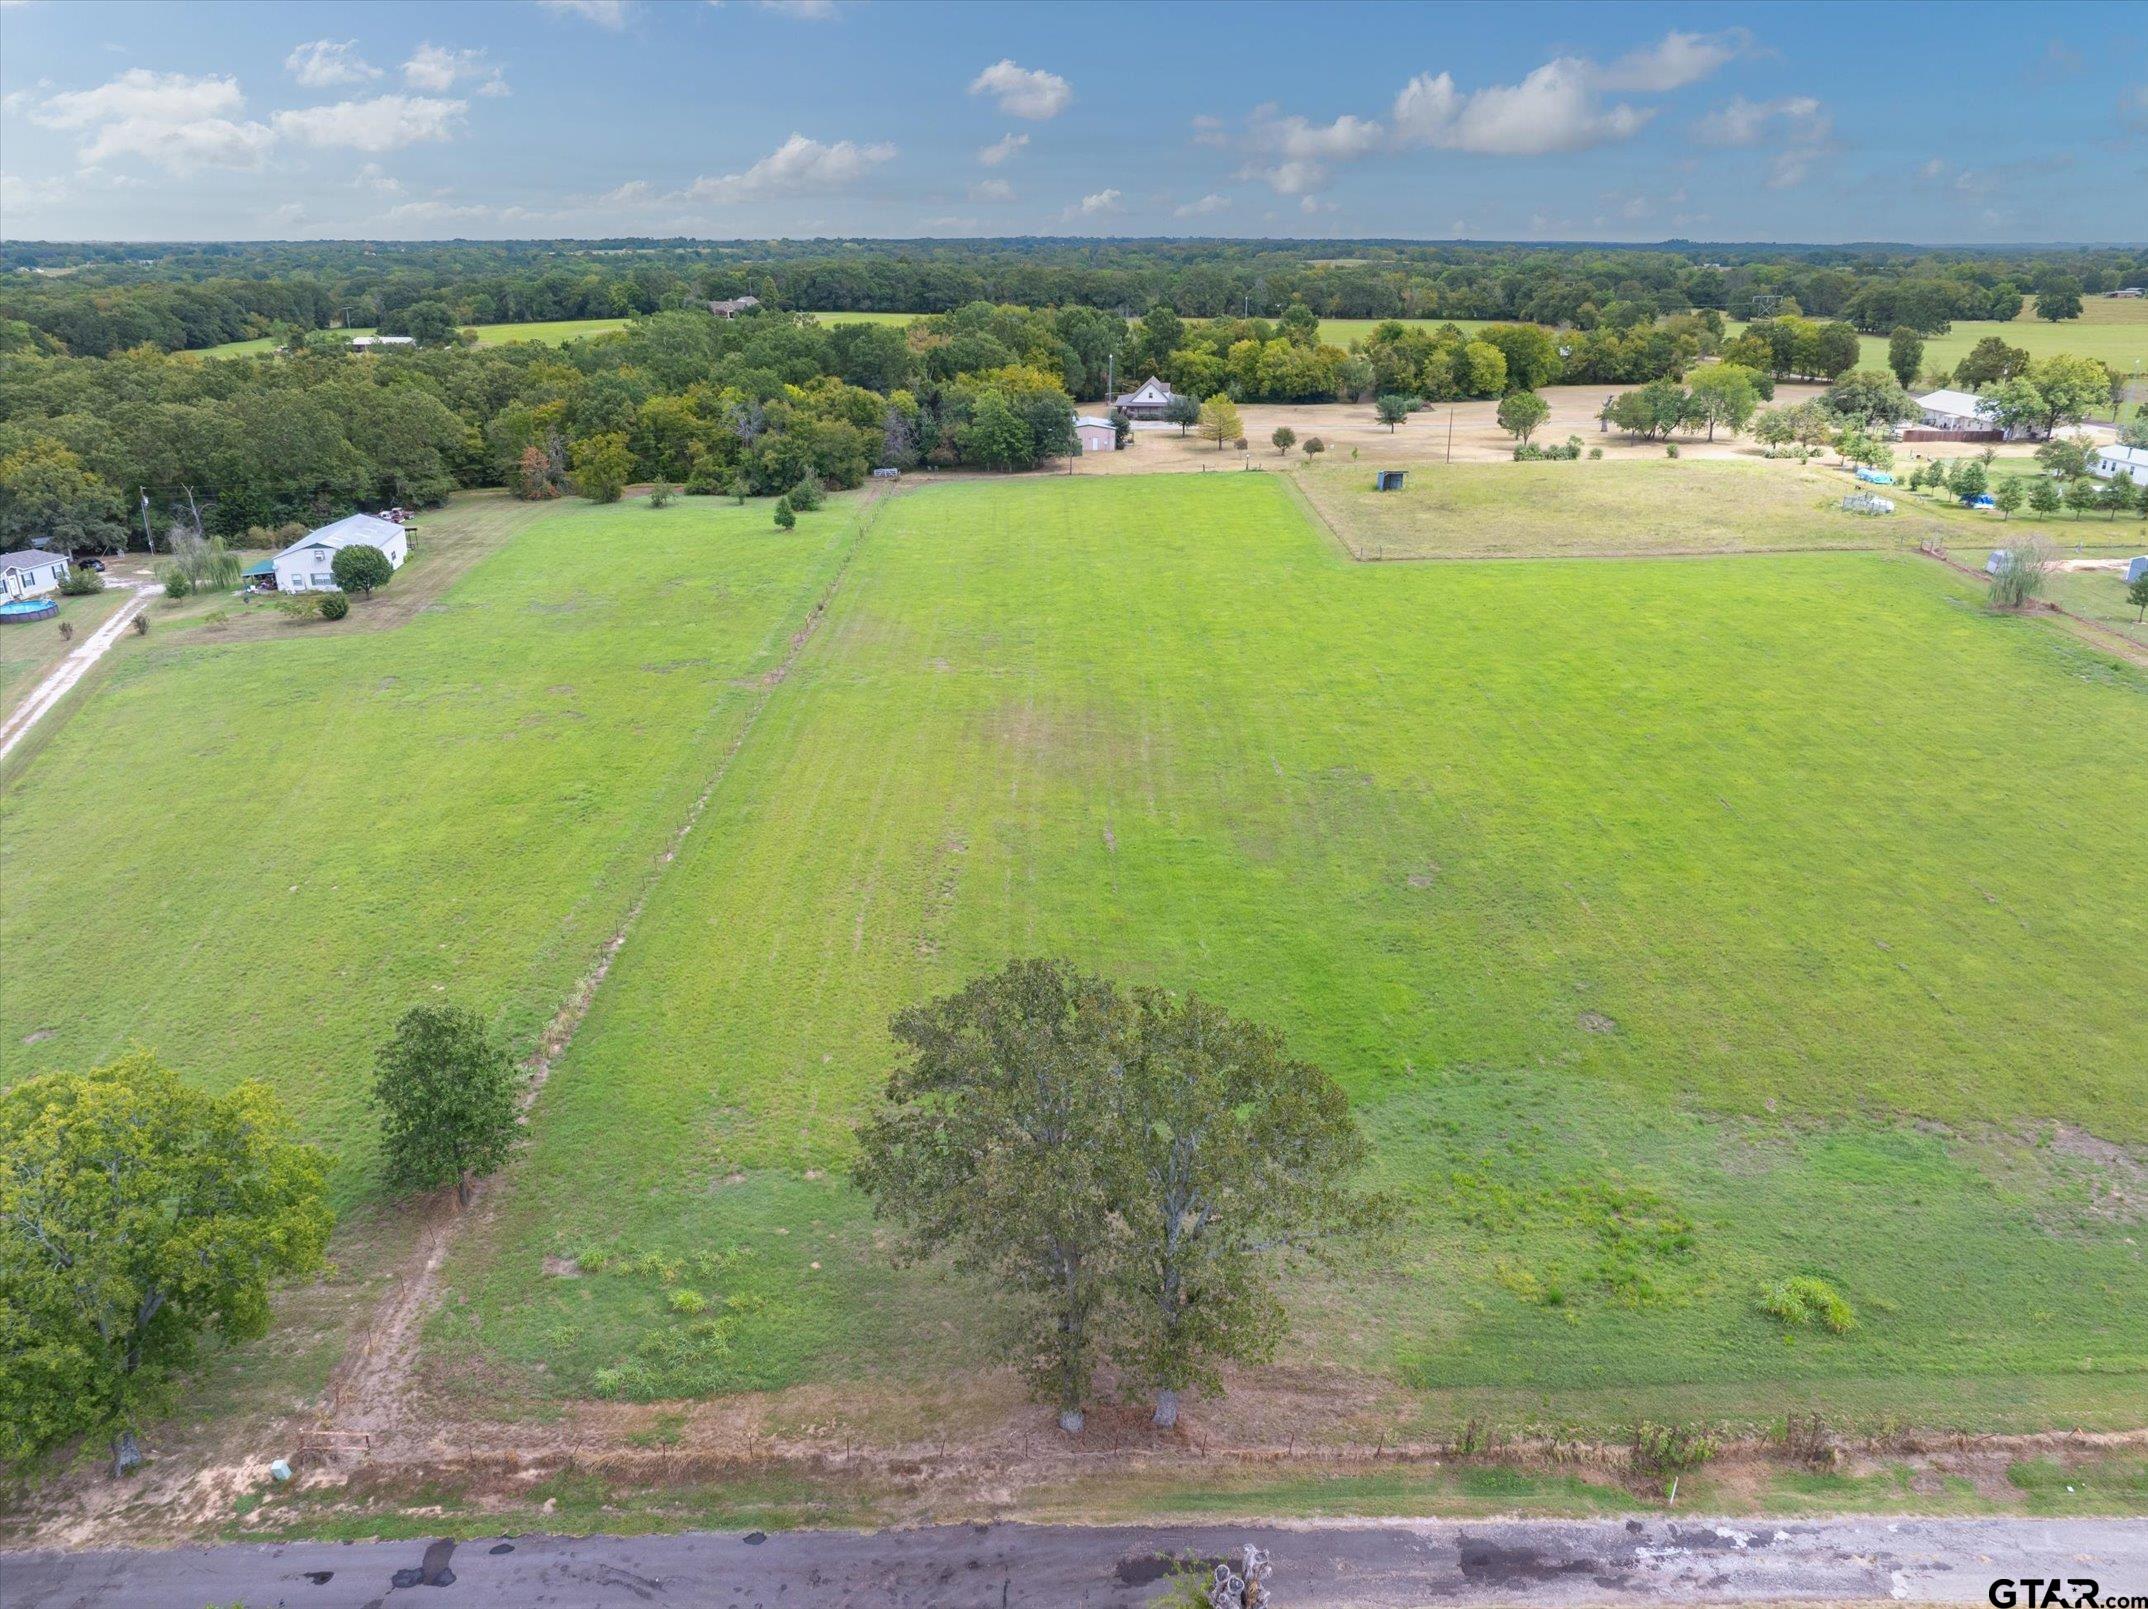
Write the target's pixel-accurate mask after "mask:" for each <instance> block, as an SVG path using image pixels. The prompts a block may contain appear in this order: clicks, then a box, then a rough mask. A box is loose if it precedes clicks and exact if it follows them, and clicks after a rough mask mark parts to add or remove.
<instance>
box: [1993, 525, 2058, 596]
mask: <svg viewBox="0 0 2148 1609" xmlns="http://www.w3.org/2000/svg"><path fill="white" fill-rule="evenodd" d="M2005 552H2006V557H2005V558H2003V559H2002V560H2000V561H1999V568H1998V569H1996V570H1994V571H1993V572H1992V576H1991V606H1992V607H1993V608H1994V609H2022V608H2026V607H2027V606H2028V604H2029V603H2030V602H2031V601H2032V600H2033V599H2036V598H2040V597H2042V596H2043V591H2044V577H2045V575H2046V574H2047V573H2048V572H2049V571H2050V568H2051V550H2050V549H2049V548H2048V547H2046V546H2045V545H2044V542H2043V539H2042V538H2040V537H2034V536H2032V537H2029V538H2027V539H2026V540H2025V541H2023V542H2022V543H2021V544H2020V545H2018V546H2016V547H2010V548H2007V549H2006V550H2005Z"/></svg>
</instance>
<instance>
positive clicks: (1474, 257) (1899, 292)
mask: <svg viewBox="0 0 2148 1609" xmlns="http://www.w3.org/2000/svg"><path fill="white" fill-rule="evenodd" d="M0 267H4V268H5V269H8V270H13V272H8V273H6V274H5V275H4V276H0V320H6V319H15V320H21V321H22V322H23V323H24V324H26V325H28V326H31V327H33V328H34V329H35V330H37V331H41V332H44V333H45V334H46V335H48V336H50V337H52V338H54V339H56V340H58V341H59V342H61V343H63V345H64V348H65V350H67V351H70V352H73V353H75V354H77V355H90V356H102V355H105V354H108V353H112V352H119V351H124V350H127V349H128V348H131V347H134V346H139V345H142V344H144V343H147V344H151V345H155V346H159V347H162V348H164V349H166V350H174V349H177V348H180V347H200V346H208V345H214V344H216V343H217V342H221V341H228V340H233V339H237V338H239V337H243V336H261V335H271V334H274V335H279V336H281V335H284V334H286V333H288V332H291V331H302V330H308V329H322V328H327V327H330V326H331V325H349V326H358V325H377V326H379V327H380V328H382V329H384V330H391V331H397V330H400V331H406V332H408V333H416V330H415V329H412V328H411V325H412V322H413V320H416V321H417V322H418V323H420V324H422V323H425V322H427V321H429V320H431V318H432V317H433V315H432V314H431V313H430V312H428V313H425V314H417V313H415V312H414V311H413V310H415V309H417V308H419V307H421V306H425V305H428V304H429V305H430V306H431V307H433V308H437V309H438V310H439V311H440V313H441V314H443V315H444V316H445V318H446V319H447V321H448V322H450V323H451V324H453V325H455V326H461V325H467V324H491V323H517V322H525V321H529V320H536V319H577V318H605V317H613V318H617V317H631V316H635V315H640V314H646V313H654V312H659V311H665V310H671V309H678V308H684V307H688V306H692V305H694V304H695V303H696V302H706V301H708V300H711V299H714V298H719V297H733V296H738V295H742V294H752V295H755V296H758V297H760V298H761V300H762V301H763V302H764V303H766V304H768V305H770V306H772V307H788V308H813V309H821V310H828V311H879V312H900V313H911V312H916V313H945V312H950V311H953V310H954V309H956V308H959V307H962V306H965V305H967V304H969V303H973V302H994V303H1018V304H1022V305H1027V306H1032V307H1062V308H1065V307H1083V308H1091V309H1100V310H1103V311H1106V312H1110V313H1114V314H1118V315H1120V316H1129V315H1134V314H1139V313H1141V312H1143V311H1145V310H1147V309H1148V308H1151V307H1158V306H1163V307H1169V308H1170V309H1171V310H1172V311H1174V312H1176V313H1178V314H1179V315H1180V316H1181V317H1184V318H1220V317H1226V316H1237V317H1240V318H1246V317H1252V316H1256V315H1258V316H1262V317H1269V318H1273V317H1275V316H1277V315H1280V314H1281V313H1283V312H1284V311H1285V310H1286V309H1288V308H1289V307H1290V306H1291V305H1293V304H1294V303H1303V304H1304V305H1305V306H1306V307H1307V308H1309V309H1311V310H1312V312H1313V313H1314V314H1315V315H1316V316H1318V317H1323V318H1451V319H1492V320H1511V321H1515V322H1523V323H1540V324H1549V325H1562V326H1569V327H1571V328H1573V329H1576V330H1580V331H1590V330H1594V329H1596V328H1598V327H1600V326H1605V325H1610V326H1613V327H1626V328H1631V327H1633V326H1634V325H1636V324H1646V323H1648V322H1650V321H1652V320H1653V319H1655V318H1656V317H1658V316H1661V315H1667V314H1676V313H1681V312H1685V311H1687V310H1689V309H1695V308H1703V309H1706V308H1713V309H1717V310H1719V311H1721V312H1724V313H1726V314H1728V315H1729V316H1731V317H1733V318H1744V317H1748V316H1759V315H1765V314H1767V313H1770V312H1774V313H1794V314H1803V315H1805V316H1809V317H1816V318H1837V317H1839V318H1844V319H1847V320H1849V321H1850V322H1852V323H1853V324H1855V325H1856V326H1857V327H1858V328H1859V329H1863V330H1866V331H1869V332H1873V333H1881V334H1884V333H1885V332H1887V331H1889V330H1891V329H1894V328H1895V327H1896V326H1906V327H1909V328H1912V329H1916V330H1918V331H1920V332H1921V333H1924V334H1928V335H1929V334H1939V333H1941V332H1943V331H1944V330H1945V329H1946V328H1947V324H1948V322H1949V321H1950V320H1952V319H1957V318H2012V317H2014V316H2016V315H2017V314H2018V313H2019V311H2020V309H2021V307H2022V301H2023V297H2024V295H2025V294H2034V295H2035V296H2036V297H2037V307H2038V312H2039V314H2040V315H2042V316H2045V317H2073V316H2077V313H2078V306H2079V297H2080V296H2081V295H2083V294H2096V293H2098V292H2101V291H2105V290H2112V289H2116V288H2118V287H2120V286H2123V285H2137V284H2141V283H2144V282H2148V253H2143V252H2142V251H2141V250H2140V249H2139V248H2137V247H2105V248H2088V249H2072V248H2047V249H2041V250H2038V249H2033V248H2032V249H2024V250H2013V251H2008V250H1997V249H1986V250H1981V251H1929V250H1918V249H1914V248H1905V247H1886V246H1877V247H1875V246H1857V247H1783V246H1757V247H1723V246H1703V245H1697V244H1692V243H1688V242H1670V243H1667V244H1665V245H1661V246H1654V247H1648V246H1616V245H1610V246H1580V247H1563V246H1513V245H1502V246H1491V245H1469V244H1453V245H1426V244H1421V243H1416V242H1407V241H1393V240H1388V241H1380V240H1371V241H1350V242H1342V241H1321V242H1317V243H1315V242H1307V241H1287V240H1285V241H1259V240H1148V241H1105V240H1072V239H1060V240H1054V239H1037V238H1028V239H997V240H963V241H944V240H943V241H933V240H839V241H825V240H823V241H751V242H747V241H726V242H713V241H676V240H674V241H653V240H633V239H616V240H581V241H506V242H479V241H455V242H416V241H412V242H355V241H341V242H289V241H277V242H255V243H224V244H211V245H198V244H178V245H161V246H160V245H132V244H130V245H126V246H98V245H80V244H65V243H47V242H20V241H17V242H9V243H7V244H6V245H5V246H0ZM2069 296H2070V297H2071V302H2070V303H2069ZM2069 307H2070V309H2071V310H2069Z"/></svg>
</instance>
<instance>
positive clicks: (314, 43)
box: [283, 39, 380, 89]
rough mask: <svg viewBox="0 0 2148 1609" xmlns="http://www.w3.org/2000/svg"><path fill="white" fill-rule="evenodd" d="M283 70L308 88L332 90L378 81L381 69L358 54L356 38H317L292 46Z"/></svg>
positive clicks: (285, 58) (284, 60) (285, 59)
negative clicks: (371, 80) (342, 85)
mask: <svg viewBox="0 0 2148 1609" xmlns="http://www.w3.org/2000/svg"><path fill="white" fill-rule="evenodd" d="M283 64H284V67H285V68H286V69H287V70H288V71H289V72H290V74H291V76H292V77H293V78H295V79H297V80H298V81H299V83H300V84H302V85H304V86H305V87H306V88H307V89H333V88H334V87H335V86H336V85H338V84H362V83H364V82H365V81H366V80H367V79H369V78H378V77H379V76H380V69H379V68H378V67H375V66H374V65H373V64H372V63H371V62H369V61H366V60H365V59H364V58H363V57H361V56H360V55H359V54H358V41H357V40H355V39H314V40H309V41H308V42H307V43H305V44H303V45H296V46H293V47H292V50H291V54H290V55H288V56H286V57H284V59H283Z"/></svg>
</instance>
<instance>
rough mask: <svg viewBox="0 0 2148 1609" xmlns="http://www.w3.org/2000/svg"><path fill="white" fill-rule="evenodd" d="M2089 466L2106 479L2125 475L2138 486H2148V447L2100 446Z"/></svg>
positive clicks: (2093, 472) (2093, 471)
mask: <svg viewBox="0 0 2148 1609" xmlns="http://www.w3.org/2000/svg"><path fill="white" fill-rule="evenodd" d="M2088 468H2089V473H2090V474H2093V475H2100V476H2102V477H2103V478H2104V479H2105V480H2115V479H2116V478H2117V477H2118V476H2120V475H2123V476H2125V477H2126V479H2127V480H2129V481H2131V482H2133V484H2134V485H2136V486H2148V447H2098V448H2097V449H2096V456H2095V457H2094V458H2092V459H2091V460H2089V465H2088Z"/></svg>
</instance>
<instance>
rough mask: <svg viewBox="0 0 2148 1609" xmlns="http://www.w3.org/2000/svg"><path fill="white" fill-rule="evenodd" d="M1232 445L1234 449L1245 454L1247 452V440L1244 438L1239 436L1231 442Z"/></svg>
mask: <svg viewBox="0 0 2148 1609" xmlns="http://www.w3.org/2000/svg"><path fill="white" fill-rule="evenodd" d="M1231 445H1232V446H1233V447H1236V448H1237V449H1238V450H1239V451H1240V452H1244V451H1245V450H1246V439H1245V437H1243V436H1239V437H1237V438H1235V439H1234V440H1233V441H1232V442H1231Z"/></svg>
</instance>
